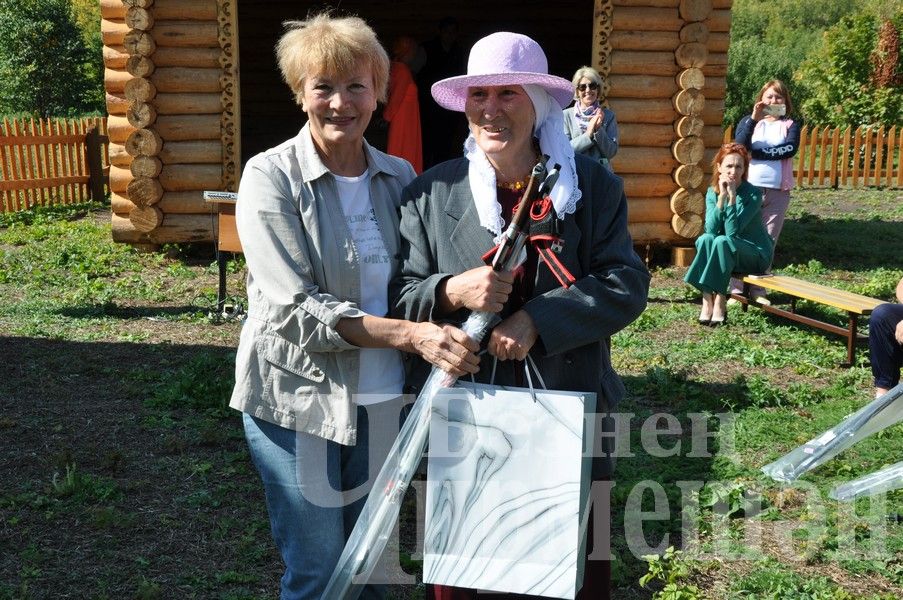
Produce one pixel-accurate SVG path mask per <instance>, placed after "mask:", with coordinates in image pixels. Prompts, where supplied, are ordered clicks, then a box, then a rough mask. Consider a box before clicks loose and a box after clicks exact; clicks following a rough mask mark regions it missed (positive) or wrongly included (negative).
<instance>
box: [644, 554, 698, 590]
mask: <svg viewBox="0 0 903 600" xmlns="http://www.w3.org/2000/svg"><path fill="white" fill-rule="evenodd" d="M643 560H645V561H646V562H647V563H648V564H649V571H648V572H647V573H646V574H645V575H643V576H642V577H640V585H641V586H643V587H646V586H647V585H648V584H649V583H651V582H653V581H656V582H661V583H664V586H663V587H662V589H661V590H659V591H657V592H655V593H654V594H653V595H652V598H653V600H698V599H699V598H702V597H703V596H702V595H701V592H700V591H699V588H697V587H696V586H695V585H691V584H689V583H685V581H684V580H686V579H687V578H688V577H690V575H692V573H693V571H694V569H695V567H696V564H695V562H693V561H690V560H688V559H687V558H686V557H684V555H683V552H681V551H680V550H675V549H674V546H669V547H668V549H667V550H665V553H664V554H663V555H662V556H658V555H656V554H650V555H648V556H644V557H643Z"/></svg>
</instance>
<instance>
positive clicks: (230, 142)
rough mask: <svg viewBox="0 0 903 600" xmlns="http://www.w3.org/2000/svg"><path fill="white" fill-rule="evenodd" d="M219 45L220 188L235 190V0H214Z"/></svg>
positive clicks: (237, 93)
mask: <svg viewBox="0 0 903 600" xmlns="http://www.w3.org/2000/svg"><path fill="white" fill-rule="evenodd" d="M216 3H217V21H218V25H219V45H220V48H221V49H222V53H221V55H220V66H221V67H222V69H223V74H222V79H221V82H222V90H223V91H222V100H223V113H222V129H221V137H222V142H223V189H224V190H227V191H230V192H235V191H238V181H239V179H240V177H241V98H240V87H239V80H238V7H237V0H217V1H216Z"/></svg>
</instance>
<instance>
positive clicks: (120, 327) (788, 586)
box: [0, 190, 903, 600]
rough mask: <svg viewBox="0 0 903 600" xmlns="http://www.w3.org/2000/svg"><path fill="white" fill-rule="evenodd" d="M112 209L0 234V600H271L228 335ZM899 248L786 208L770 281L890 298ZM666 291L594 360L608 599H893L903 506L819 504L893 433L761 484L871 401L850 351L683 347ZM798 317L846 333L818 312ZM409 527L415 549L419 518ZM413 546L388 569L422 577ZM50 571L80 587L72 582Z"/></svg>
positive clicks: (268, 562) (889, 236)
mask: <svg viewBox="0 0 903 600" xmlns="http://www.w3.org/2000/svg"><path fill="white" fill-rule="evenodd" d="M107 210H108V209H106V208H104V207H101V206H98V205H84V206H79V207H62V208H52V209H38V210H32V211H26V212H24V213H16V214H12V215H10V214H0V297H2V298H3V301H0V344H9V345H11V346H14V347H15V348H16V349H17V350H16V351H14V352H12V351H11V352H5V353H4V361H5V363H2V364H0V368H2V369H3V370H2V371H0V398H4V399H5V398H10V404H9V406H10V407H11V408H10V409H7V410H6V411H5V412H4V414H3V416H2V417H0V448H2V449H3V451H4V452H5V453H8V454H10V455H12V453H15V455H16V456H22V457H25V458H27V460H25V461H24V463H23V464H24V466H23V467H22V468H24V469H25V471H24V473H25V475H24V476H22V477H19V478H16V481H15V482H13V483H11V484H10V485H9V486H7V488H5V489H4V490H2V491H0V524H2V526H0V544H2V545H4V547H5V548H10V552H9V554H8V555H4V556H2V557H0V571H3V572H4V573H5V576H4V578H3V580H2V581H0V599H5V598H40V597H51V596H52V592H50V591H48V590H55V589H68V590H71V593H73V594H77V595H78V596H79V597H93V598H117V597H134V598H168V597H186V598H191V597H194V598H208V597H218V598H266V597H272V596H273V595H274V593H275V589H276V585H277V580H278V577H279V572H280V565H279V560H278V556H277V555H276V553H275V550H274V548H273V544H272V540H271V539H270V533H269V524H268V521H267V517H266V511H265V504H264V499H263V496H262V490H261V488H260V484H259V480H258V478H257V474H256V472H255V470H254V468H253V465H252V464H251V462H250V460H249V457H248V454H247V451H246V449H245V445H244V440H243V435H242V430H241V426H240V421H239V420H238V419H237V417H236V415H235V413H234V412H233V411H231V410H229V409H228V408H227V403H228V399H229V395H230V391H231V387H232V385H233V374H232V368H233V362H234V348H235V344H236V343H237V336H238V330H239V325H238V324H236V323H234V322H228V321H227V322H223V321H222V320H220V319H217V318H211V317H216V315H212V313H213V312H214V311H213V308H212V307H213V303H214V301H215V294H216V267H215V264H213V258H212V256H210V255H206V256H204V255H201V256H199V250H198V248H195V247H190V246H171V247H167V248H164V249H162V250H161V252H158V253H140V252H137V251H135V250H134V249H133V248H131V247H129V246H127V245H122V244H115V243H112V242H111V240H110V227H109V220H108V217H107V214H106V211H107ZM901 227H903V197H901V195H900V194H899V193H897V192H894V191H879V192H876V191H849V190H847V191H801V192H794V195H793V200H792V202H791V213H790V216H789V220H788V222H787V225H786V227H785V230H784V233H783V235H782V238H781V241H780V243H779V245H778V256H777V258H776V262H775V268H776V270H778V271H779V272H784V273H791V274H793V275H794V276H797V277H802V278H806V279H811V280H814V281H820V282H823V283H827V284H829V285H832V286H836V287H840V288H843V289H849V290H852V291H856V292H859V293H863V294H867V295H870V296H873V297H878V298H884V299H888V300H889V299H891V298H892V295H893V288H894V286H895V284H896V281H897V280H898V279H899V278H900V276H901V275H903V259H901V257H903V237H901V236H900V235H899V232H900V230H901ZM683 273H684V270H682V269H679V268H673V267H665V266H658V267H654V268H653V288H652V290H651V293H650V298H649V300H650V301H649V306H648V309H647V310H646V312H645V313H644V314H643V315H642V316H640V318H639V319H637V320H636V322H634V323H633V324H632V325H631V326H630V327H628V328H627V329H625V330H624V331H622V332H620V333H618V334H617V335H615V336H614V338H613V340H612V344H613V361H614V364H615V367H616V368H617V369H618V371H619V372H620V373H621V374H622V375H623V377H624V380H625V384H626V386H627V390H628V396H627V398H625V400H624V401H623V402H622V404H621V405H620V407H619V409H618V410H619V411H620V412H622V413H632V415H633V416H632V417H631V418H630V420H629V426H628V427H629V432H628V433H629V435H630V440H631V444H630V448H631V451H632V455H631V456H624V457H621V458H619V459H618V469H617V472H616V474H615V486H614V488H613V489H612V496H611V499H612V507H613V521H612V528H613V535H612V539H613V545H614V547H613V550H614V552H615V555H616V557H617V560H616V562H615V563H614V566H613V569H614V578H615V583H616V585H618V586H619V587H620V588H621V590H620V591H619V595H621V596H624V597H628V598H637V597H650V595H651V594H653V593H657V594H664V593H665V592H667V591H669V590H666V589H665V587H664V586H666V585H668V586H672V588H670V591H671V592H674V593H675V594H677V593H678V592H680V593H684V594H685V595H684V596H683V597H685V598H690V597H693V596H690V595H686V594H690V593H691V592H692V586H697V587H698V588H700V590H701V591H700V593H699V594H698V597H700V598H749V599H753V598H775V599H778V598H780V599H782V600H783V599H785V598H789V599H808V598H812V599H815V598H818V599H822V598H824V599H837V600H842V599H845V598H859V597H866V598H883V597H882V595H881V594H885V596H884V597H891V596H887V595H886V592H881V591H880V590H881V589H885V588H880V586H878V585H877V584H874V585H873V588H869V589H870V590H872V591H869V592H867V593H865V594H864V595H857V594H859V593H860V592H859V591H858V590H859V588H857V587H855V586H856V585H858V584H856V583H855V582H856V581H858V578H864V579H866V580H872V579H874V580H875V581H879V582H881V585H884V586H890V589H903V560H901V557H903V526H901V524H900V522H899V515H901V514H903V491H897V492H892V493H889V494H886V495H883V496H882V497H881V498H880V502H870V501H869V500H868V499H862V500H858V501H856V502H855V503H852V504H850V505H843V504H839V503H837V502H834V501H832V500H830V499H829V498H828V496H827V493H828V491H829V490H830V489H831V488H832V487H834V486H835V485H837V484H839V483H841V482H844V481H848V480H850V479H852V478H854V477H856V476H858V475H860V474H864V473H868V472H872V471H875V470H877V469H879V468H881V467H882V466H884V465H887V464H891V463H894V462H897V461H898V460H900V449H901V448H903V427H901V426H899V425H898V426H896V427H893V428H890V429H888V430H885V431H884V432H882V433H880V434H877V435H875V436H872V437H871V438H868V439H866V440H863V441H861V442H860V443H858V444H856V445H855V446H853V447H852V448H850V449H848V450H846V451H845V452H843V453H841V454H840V455H838V456H837V457H836V458H834V459H833V460H831V461H829V462H828V463H826V464H825V465H823V466H821V467H819V468H817V469H815V470H813V471H812V472H810V473H807V474H806V475H805V476H804V477H803V478H802V480H801V482H799V483H798V484H795V485H793V486H780V485H778V484H777V483H775V482H773V481H771V480H770V479H768V478H766V477H765V476H764V475H763V474H762V473H761V471H760V468H761V467H762V465H764V464H765V463H767V462H769V461H772V460H774V459H776V458H778V457H779V456H781V455H782V454H783V453H785V452H787V451H789V450H792V449H793V448H795V447H796V446H798V445H799V444H802V443H804V442H806V441H807V440H809V439H812V438H813V437H815V436H817V435H819V434H820V433H822V432H823V431H825V430H826V429H828V428H829V427H832V426H833V425H835V424H837V423H838V422H839V421H840V420H842V419H843V418H844V417H845V416H846V415H848V414H850V413H851V412H854V411H855V410H857V409H858V408H859V407H861V406H862V405H864V404H865V403H866V402H868V401H869V399H870V398H871V373H870V370H869V367H868V362H867V352H865V351H862V352H860V354H859V358H858V361H857V364H856V365H854V366H853V367H852V368H850V369H841V368H839V367H838V366H837V365H838V364H839V363H840V362H841V361H842V360H843V359H844V358H845V355H846V352H845V347H844V344H843V342H842V340H841V339H840V338H838V337H835V336H832V335H829V334H824V333H820V332H817V331H815V330H813V329H810V328H807V327H804V326H798V325H795V324H792V323H790V322H788V321H784V320H780V319H777V318H774V317H770V316H768V315H767V314H765V313H763V312H761V311H757V310H749V311H748V312H745V313H743V312H740V311H737V310H731V312H730V323H729V325H728V326H726V327H722V328H718V329H710V328H703V327H699V326H697V325H696V324H695V318H696V315H697V312H698V302H699V296H698V293H696V292H695V291H694V290H692V289H691V288H689V286H687V285H685V284H684V283H683V282H682V279H681V278H682V276H683ZM243 275H244V263H243V261H241V260H233V261H230V263H229V278H230V283H229V285H230V291H231V292H232V293H233V294H236V296H235V297H236V298H238V299H240V297H241V294H242V292H243V283H242V278H243ZM773 300H774V301H775V302H778V303H780V302H784V301H786V299H782V298H781V297H780V296H775V297H774V298H773ZM799 308H800V310H801V312H803V313H806V314H811V315H815V316H818V317H819V318H822V319H827V320H829V321H832V322H836V323H838V324H844V323H845V318H844V316H843V315H842V314H839V313H836V312H833V311H832V310H830V309H825V308H824V307H820V306H817V305H811V304H807V303H801V304H800V307H799ZM864 330H865V328H864V327H863V331H864ZM23 390H24V391H23ZM659 413H667V414H670V415H673V416H674V417H675V418H676V420H677V422H678V423H679V425H680V429H681V434H680V435H663V436H660V438H659V442H660V444H661V446H662V447H663V448H671V447H676V448H678V451H677V454H676V455H675V456H665V457H663V456H655V455H654V454H653V453H650V452H649V451H648V450H649V446H648V444H645V445H644V443H643V439H644V435H646V436H648V435H649V431H650V430H651V429H652V428H653V427H654V425H655V422H654V419H652V417H653V416H654V415H657V414H659ZM644 423H645V424H646V430H645V433H644V427H643V426H644ZM702 423H704V424H705V427H706V429H707V431H708V432H711V433H713V434H716V435H715V437H713V438H711V439H708V441H707V442H706V449H707V450H708V451H709V453H708V455H706V456H689V454H690V449H691V448H692V435H691V432H692V431H693V429H694V427H695V428H697V429H698V428H699V427H700V426H701V424H702ZM661 426H663V424H662V425H661ZM39 433H40V435H39ZM697 433H698V431H697ZM4 440H5V441H4ZM2 444H5V445H2ZM29 457H31V458H29ZM643 489H645V490H646V491H645V493H643V494H640V493H639V492H640V491H641V490H643ZM656 490H659V491H660V492H661V493H662V496H660V497H659V500H662V499H664V502H665V506H663V507H658V508H662V509H663V514H664V518H663V519H659V520H656V519H649V520H647V521H645V522H644V524H643V527H642V529H641V530H639V532H637V530H636V529H632V530H630V529H629V527H630V526H631V519H633V523H635V517H636V515H637V514H638V513H637V511H639V510H645V511H652V510H654V509H656V508H657V507H656V502H655V497H654V496H655V494H654V492H655V491H656ZM684 509H685V510H686V512H685V514H684V513H682V510H684ZM403 513H404V515H403V516H404V518H405V519H406V521H405V523H406V525H405V527H413V522H414V514H415V513H416V507H415V506H414V503H413V501H411V502H406V504H405V510H404V511H403ZM683 524H686V525H687V526H688V527H689V529H688V530H687V532H689V533H691V534H693V535H694V536H695V540H696V542H698V546H697V547H695V548H690V547H687V548H684V550H685V553H684V554H683V555H680V556H681V558H680V559H676V558H675V559H673V561H672V562H674V564H673V565H671V566H668V567H667V569H665V568H664V567H663V569H664V570H662V571H660V573H659V575H660V576H659V577H658V578H659V580H660V582H659V584H655V583H654V582H652V583H650V585H651V587H652V589H650V590H647V589H644V588H641V587H640V586H639V584H638V581H639V579H640V577H641V576H642V575H643V574H644V573H646V572H647V570H648V569H649V568H650V563H649V562H648V560H646V559H643V558H641V557H639V556H634V551H635V550H636V548H638V547H640V546H643V545H647V546H656V545H658V544H660V543H662V542H665V543H666V544H668V545H674V546H677V547H681V544H682V543H683V542H685V541H686V542H688V541H689V540H683V539H682V525H683ZM756 527H761V528H763V530H764V531H766V532H770V533H773V532H775V531H779V530H781V531H784V530H785V531H787V532H789V533H788V536H789V539H790V540H791V542H788V543H792V544H793V549H794V551H795V552H796V553H797V557H796V559H795V560H788V559H787V558H786V557H783V556H780V555H777V554H776V551H775V549H774V546H777V547H780V545H779V544H772V545H771V546H769V545H767V544H765V545H764V546H763V547H760V548H755V547H749V546H748V545H747V544H745V543H744V541H743V539H744V535H745V534H747V533H748V532H749V531H753V530H754V529H755V528H756ZM628 533H630V534H631V535H632V537H631V538H630V539H628ZM412 539H413V534H411V536H410V538H409V539H408V541H407V542H406V544H407V545H403V547H402V557H403V558H402V560H403V562H404V567H405V569H406V570H408V571H409V572H414V573H416V572H418V570H419V568H420V561H418V560H415V559H412V558H411V557H412V555H413V556H416V555H418V549H417V548H415V547H413V546H412V544H413V542H412V541H411V540H412ZM628 542H629V543H628ZM60 548H62V550H53V549H60ZM69 548H71V549H78V554H77V555H76V554H66V552H67V550H66V549H69ZM54 552H62V553H63V555H62V558H61V559H58V558H57V555H56V554H54ZM71 552H74V550H71ZM741 558H742V559H743V560H740V559H741ZM60 560H69V561H78V562H79V564H81V563H82V562H83V563H84V564H91V565H95V566H94V567H92V568H91V569H88V568H87V567H78V566H77V567H74V570H75V573H74V574H73V572H72V570H65V569H62V568H60V564H61V563H60ZM668 560H672V559H668ZM680 561H686V565H688V566H687V568H684V567H683V566H682V563H681V562H680ZM660 563H661V561H660ZM665 563H667V561H665ZM6 573H10V575H8V576H7V575H6ZM851 582H853V583H851ZM656 585H657V586H658V587H656ZM851 590H853V591H851ZM421 595H422V587H421V586H413V585H411V586H396V587H394V588H393V589H392V592H391V595H390V598H393V599H395V600H400V599H407V598H415V597H420V596H421ZM898 596H899V594H897V596H895V597H898ZM656 597H668V596H665V595H660V596H656ZM671 597H673V598H679V597H681V596H679V595H674V596H671Z"/></svg>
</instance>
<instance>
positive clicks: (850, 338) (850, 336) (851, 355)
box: [843, 313, 859, 367]
mask: <svg viewBox="0 0 903 600" xmlns="http://www.w3.org/2000/svg"><path fill="white" fill-rule="evenodd" d="M849 315H850V320H849V325H848V327H847V362H846V363H845V364H844V365H843V366H844V367H852V366H853V365H854V364H856V339H857V329H858V328H857V322H858V320H859V319H858V315H857V314H856V313H849Z"/></svg>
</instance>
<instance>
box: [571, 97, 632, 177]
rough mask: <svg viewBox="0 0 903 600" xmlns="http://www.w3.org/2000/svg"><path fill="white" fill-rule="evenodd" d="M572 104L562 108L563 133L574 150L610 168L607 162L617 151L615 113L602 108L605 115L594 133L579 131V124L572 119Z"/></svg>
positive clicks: (617, 134) (616, 121)
mask: <svg viewBox="0 0 903 600" xmlns="http://www.w3.org/2000/svg"><path fill="white" fill-rule="evenodd" d="M574 108H575V107H574V106H571V107H569V108H566V109H564V134H565V135H566V136H567V137H568V139H569V140H571V147H572V148H573V149H574V152H577V153H580V154H585V155H586V156H589V157H590V158H594V159H596V160H598V161H599V162H600V163H602V164H603V165H605V166H606V167H608V169H611V165H610V164H609V162H610V161H611V159H613V158H614V157H615V154H617V153H618V146H619V142H618V136H619V135H620V134H619V132H618V120H617V119H616V118H615V113H614V112H612V111H611V110H609V109H607V108H603V109H602V113H603V114H604V115H605V116H604V117H603V118H602V126H601V127H599V129H598V130H596V133H593V134H591V135H590V134H587V133H581V132H580V126H579V125H578V124H577V122H576V121H575V120H574Z"/></svg>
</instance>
